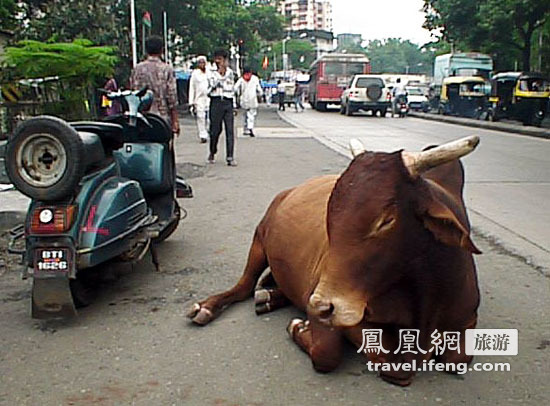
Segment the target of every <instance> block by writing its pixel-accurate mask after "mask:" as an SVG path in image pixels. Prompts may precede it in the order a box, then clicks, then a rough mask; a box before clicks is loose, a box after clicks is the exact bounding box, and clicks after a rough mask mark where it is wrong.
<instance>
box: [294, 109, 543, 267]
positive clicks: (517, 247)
mask: <svg viewBox="0 0 550 406" xmlns="http://www.w3.org/2000/svg"><path fill="white" fill-rule="evenodd" d="M284 117H285V118H286V119H287V120H289V121H291V122H293V123H294V124H295V125H296V126H298V127H299V128H301V129H303V130H304V131H307V132H308V133H309V134H311V135H312V136H315V137H317V139H318V140H320V141H321V142H323V143H325V144H326V145H329V146H330V147H331V148H334V149H335V150H337V151H340V152H341V153H344V154H349V152H348V142H349V139H350V138H352V137H355V138H358V139H360V140H361V141H362V142H363V144H364V145H365V146H366V147H367V149H373V150H380V151H395V150H398V149H401V148H404V149H409V150H420V149H422V148H424V147H426V146H428V145H430V144H441V143H444V142H447V141H450V140H453V139H457V138H460V137H464V136H467V135H472V134H476V135H479V137H480V139H481V142H480V145H479V147H478V148H477V149H476V151H475V152H474V153H472V154H470V155H468V156H467V157H465V158H464V159H463V162H464V165H465V169H466V184H467V187H466V188H465V199H466V204H467V207H468V210H469V212H470V215H471V216H472V223H473V225H474V227H476V229H477V231H478V232H480V233H484V234H486V235H490V236H492V237H493V238H496V239H497V240H498V241H499V242H501V243H502V244H503V246H505V247H506V249H509V250H510V251H512V252H514V253H515V254H517V255H519V256H521V257H523V258H524V260H525V261H526V262H528V263H530V264H533V265H534V266H535V267H537V268H538V269H539V270H540V271H541V272H543V273H545V274H546V275H547V276H550V227H549V226H548V225H550V211H549V210H547V202H549V201H550V159H548V157H549V155H550V140H547V139H541V138H534V137H528V136H523V135H514V134H510V133H504V132H498V131H492V130H485V129H480V128H471V127H466V126H460V125H453V124H446V123H440V122H436V121H428V120H422V119H418V118H412V117H407V118H404V119H398V118H393V119H392V118H390V115H389V114H388V116H387V117H386V118H382V119H381V118H379V117H372V116H370V115H366V114H363V115H357V116H353V117H346V116H341V115H339V114H338V113H337V112H328V113H318V112H316V111H313V110H306V113H304V114H296V113H293V112H287V113H285V114H284Z"/></svg>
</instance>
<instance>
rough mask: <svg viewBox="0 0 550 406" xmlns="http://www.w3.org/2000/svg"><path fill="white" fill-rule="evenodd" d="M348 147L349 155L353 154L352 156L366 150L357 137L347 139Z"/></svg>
mask: <svg viewBox="0 0 550 406" xmlns="http://www.w3.org/2000/svg"><path fill="white" fill-rule="evenodd" d="M349 149H350V150H351V155H353V157H354V158H355V157H356V156H357V155H359V154H362V153H363V152H365V151H366V150H367V149H366V148H365V146H364V145H363V143H362V142H361V141H359V140H358V139H357V138H352V139H350V140H349Z"/></svg>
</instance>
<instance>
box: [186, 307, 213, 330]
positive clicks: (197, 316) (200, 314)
mask: <svg viewBox="0 0 550 406" xmlns="http://www.w3.org/2000/svg"><path fill="white" fill-rule="evenodd" d="M187 317H189V318H190V319H191V320H192V321H193V323H196V324H199V325H201V326H204V325H205V324H208V323H210V322H211V321H212V319H213V318H214V315H213V314H212V312H211V311H210V310H208V309H207V308H205V307H201V305H200V304H198V303H195V304H194V305H193V307H191V310H190V311H189V313H187Z"/></svg>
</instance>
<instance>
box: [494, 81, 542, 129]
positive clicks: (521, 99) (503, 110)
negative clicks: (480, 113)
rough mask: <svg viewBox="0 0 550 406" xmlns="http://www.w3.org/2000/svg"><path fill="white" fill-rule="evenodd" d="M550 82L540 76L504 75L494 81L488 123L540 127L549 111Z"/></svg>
mask: <svg viewBox="0 0 550 406" xmlns="http://www.w3.org/2000/svg"><path fill="white" fill-rule="evenodd" d="M549 97H550V82H549V81H548V79H546V78H545V77H544V76H542V75H541V74H540V73H532V72H503V73H499V74H497V75H495V76H493V77H492V78H491V97H490V98H489V106H490V107H489V111H488V119H489V120H491V121H497V120H500V119H502V118H508V119H512V120H519V121H521V122H523V124H525V125H535V126H540V124H541V122H542V120H543V119H544V116H545V115H546V111H547V108H548V98H549Z"/></svg>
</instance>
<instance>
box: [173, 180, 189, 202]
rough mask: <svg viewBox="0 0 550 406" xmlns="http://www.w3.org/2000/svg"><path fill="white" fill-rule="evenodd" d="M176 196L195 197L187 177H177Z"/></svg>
mask: <svg viewBox="0 0 550 406" xmlns="http://www.w3.org/2000/svg"><path fill="white" fill-rule="evenodd" d="M176 197H177V198H179V199H181V198H191V197H193V188H192V187H191V185H190V184H189V183H187V182H186V181H185V179H183V178H180V177H177V178H176Z"/></svg>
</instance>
